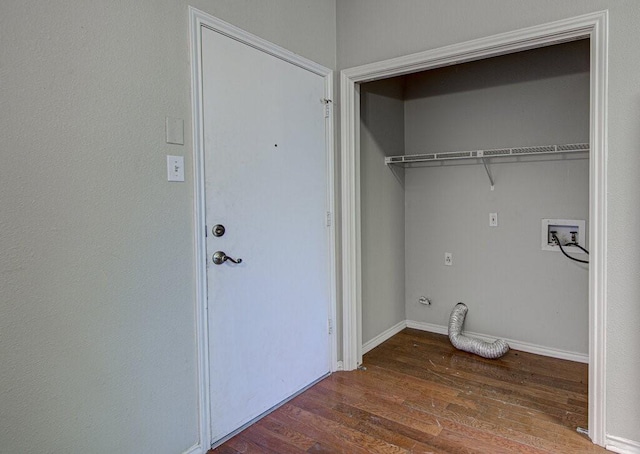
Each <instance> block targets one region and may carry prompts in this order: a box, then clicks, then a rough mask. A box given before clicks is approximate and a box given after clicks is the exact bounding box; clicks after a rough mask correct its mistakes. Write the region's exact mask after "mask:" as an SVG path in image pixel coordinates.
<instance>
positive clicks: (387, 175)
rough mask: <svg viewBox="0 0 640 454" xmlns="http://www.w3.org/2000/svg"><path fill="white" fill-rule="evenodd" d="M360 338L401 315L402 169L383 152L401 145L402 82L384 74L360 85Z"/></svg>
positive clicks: (375, 332)
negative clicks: (387, 161) (390, 165)
mask: <svg viewBox="0 0 640 454" xmlns="http://www.w3.org/2000/svg"><path fill="white" fill-rule="evenodd" d="M360 96H361V97H360V99H361V107H360V109H361V111H360V113H361V126H360V191H361V199H360V203H361V223H362V237H361V242H362V243H361V244H362V342H363V343H365V342H367V341H369V340H371V339H372V338H374V337H375V336H377V335H378V334H380V333H382V332H383V331H385V330H387V329H389V328H391V327H392V326H394V325H395V324H397V323H399V322H401V321H403V320H405V319H406V317H405V309H404V299H405V296H404V295H405V286H404V279H405V277H404V263H405V257H404V256H405V254H404V171H403V170H402V169H394V170H395V172H394V171H390V169H389V168H388V167H387V166H386V165H385V164H384V158H385V156H391V155H397V154H402V150H403V149H404V83H403V80H402V79H388V80H382V81H377V82H371V83H369V84H363V85H362V86H361V90H360Z"/></svg>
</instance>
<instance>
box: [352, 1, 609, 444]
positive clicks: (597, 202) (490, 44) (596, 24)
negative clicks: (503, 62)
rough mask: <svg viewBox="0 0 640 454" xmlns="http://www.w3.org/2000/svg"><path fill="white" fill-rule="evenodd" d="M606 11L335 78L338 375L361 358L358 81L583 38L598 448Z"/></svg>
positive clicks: (592, 394)
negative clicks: (586, 48) (587, 50)
mask: <svg viewBox="0 0 640 454" xmlns="http://www.w3.org/2000/svg"><path fill="white" fill-rule="evenodd" d="M607 30H608V12H607V11H601V12H595V13H590V14H585V15H583V16H578V17H573V18H569V19H564V20H560V21H557V22H552V23H549V24H543V25H539V26H535V27H530V28H525V29H521V30H516V31H512V32H508V33H502V34H499V35H495V36H490V37H487V38H481V39H477V40H473V41H468V42H464V43H460V44H454V45H451V46H445V47H441V48H439V49H434V50H429V51H425V52H420V53H416V54H412V55H407V56H404V57H399V58H394V59H390V60H385V61H382V62H376V63H370V64H367V65H363V66H358V67H355V68H350V69H345V70H343V71H342V72H341V75H340V80H341V94H340V97H341V98H340V99H341V108H342V111H341V125H342V131H341V145H342V147H341V153H342V160H341V162H342V222H343V228H342V256H343V275H342V283H343V317H344V320H343V329H344V332H343V343H344V345H343V359H344V367H345V369H346V370H352V369H355V368H356V367H357V365H358V363H359V362H360V361H361V360H362V358H361V356H360V352H359V348H360V346H361V345H362V341H361V339H359V330H360V324H361V319H360V317H361V311H360V307H361V301H360V298H361V288H360V283H359V280H358V275H359V268H360V267H359V261H360V254H359V241H360V228H359V222H360V213H359V211H358V209H357V208H358V205H359V193H358V189H359V188H358V186H359V183H358V181H359V174H358V169H359V146H358V142H357V141H358V136H359V134H358V129H357V128H358V126H359V123H360V117H359V114H358V107H359V93H358V83H360V82H366V81H372V80H378V79H384V78H388V77H394V76H399V75H403V74H409V73H414V72H418V71H423V70H426V69H432V68H437V67H442V66H446V65H453V64H457V63H464V62H469V61H473V60H479V59H484V58H488V57H493V56H497V55H502V54H508V53H512V52H519V51H523V50H527V49H532V48H537V47H543V46H549V45H552V44H557V43H560V42H565V41H571V40H575V39H581V38H590V40H591V93H590V99H591V101H590V111H591V116H590V118H591V120H590V131H591V132H590V145H591V149H590V155H589V156H590V166H591V169H590V181H589V186H590V197H589V216H590V222H591V228H590V233H589V240H590V241H589V244H590V250H591V251H592V252H591V259H590V261H591V265H590V267H589V339H590V340H589V366H590V367H589V421H590V424H589V436H590V438H591V439H592V440H593V442H594V443H595V444H598V445H600V446H603V445H604V442H605V427H606V424H605V416H606V412H605V408H606V406H605V403H606V393H605V390H606V386H605V380H606V375H605V372H606V356H605V355H606V332H605V326H606V307H607V302H606V296H607V292H606V284H607V275H606V272H607V270H606V261H607V256H606V252H607V251H606V239H607V236H606V221H607V209H606V204H607V198H606V194H607V171H606V163H607V123H606V115H607V71H608V57H607V46H608V31H607Z"/></svg>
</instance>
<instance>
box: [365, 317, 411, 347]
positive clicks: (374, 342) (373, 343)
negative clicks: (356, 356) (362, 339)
mask: <svg viewBox="0 0 640 454" xmlns="http://www.w3.org/2000/svg"><path fill="white" fill-rule="evenodd" d="M406 327H407V321H406V320H403V321H401V322H400V323H397V324H395V325H393V326H392V327H391V328H389V329H388V330H386V331H384V332H383V333H381V334H378V335H377V336H376V337H374V338H373V339H371V340H370V341H368V342H366V343H365V344H363V345H362V354H363V355H364V354H365V353H367V352H368V351H370V350H373V349H374V348H376V347H377V346H378V345H380V344H381V343H383V342H384V341H386V340H387V339H390V338H391V337H393V336H395V335H396V334H398V333H399V332H400V331H402V330H403V329H405V328H406Z"/></svg>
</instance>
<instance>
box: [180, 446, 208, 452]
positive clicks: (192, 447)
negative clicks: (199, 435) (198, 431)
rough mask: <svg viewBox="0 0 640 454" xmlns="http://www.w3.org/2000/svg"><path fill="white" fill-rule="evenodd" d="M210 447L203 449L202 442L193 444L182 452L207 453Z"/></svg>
mask: <svg viewBox="0 0 640 454" xmlns="http://www.w3.org/2000/svg"><path fill="white" fill-rule="evenodd" d="M207 451H208V449H203V448H202V446H201V445H200V443H198V444H195V445H193V446H191V447H190V448H189V449H187V450H186V451H184V452H183V453H182V454H206V452H207Z"/></svg>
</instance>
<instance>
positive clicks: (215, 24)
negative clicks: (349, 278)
mask: <svg viewBox="0 0 640 454" xmlns="http://www.w3.org/2000/svg"><path fill="white" fill-rule="evenodd" d="M202 27H206V28H209V29H211V30H214V31H216V32H218V33H222V34H224V35H226V36H228V37H230V38H232V39H235V40H237V41H239V42H241V43H244V44H247V45H249V46H252V47H254V48H256V49H258V50H260V51H262V52H265V53H267V54H269V55H272V56H274V57H277V58H280V59H282V60H284V61H286V62H288V63H291V64H294V65H296V66H299V67H300V68H303V69H305V70H308V71H310V72H312V73H314V74H317V75H319V76H321V77H323V78H324V84H325V90H324V92H325V98H326V99H331V100H332V99H333V71H331V70H330V69H328V68H325V67H324V66H321V65H319V64H317V63H315V62H313V61H311V60H308V59H306V58H304V57H301V56H299V55H296V54H294V53H293V52H290V51H288V50H286V49H284V48H282V47H279V46H277V45H275V44H273V43H270V42H269V41H266V40H264V39H262V38H259V37H257V36H255V35H252V34H250V33H247V32H246V31H244V30H242V29H240V28H237V27H235V26H233V25H231V24H229V23H227V22H224V21H222V20H220V19H218V18H216V17H214V16H211V15H210V14H207V13H205V12H203V11H200V10H197V9H195V8H193V7H189V44H190V56H191V106H192V119H193V120H192V121H193V175H194V178H193V180H194V243H195V259H196V263H195V267H196V282H195V284H196V307H195V315H196V335H197V361H198V402H199V408H198V418H199V432H198V441H197V443H196V444H195V445H194V446H192V447H191V448H189V450H188V451H187V452H194V453H195V452H202V453H204V452H206V451H207V450H208V449H209V446H210V444H211V419H210V418H211V400H210V395H209V389H210V388H209V385H210V376H209V330H208V316H207V267H206V263H207V251H206V243H205V229H206V225H205V189H204V181H205V180H204V123H203V102H202V66H201V50H202V39H201V36H202V35H201V28H202ZM321 108H323V107H322V104H321V100H318V109H321ZM327 109H328V112H329V116H328V118H327V119H326V128H325V130H326V133H325V134H326V153H327V174H328V180H329V181H328V182H327V188H328V189H327V206H328V207H329V211H330V213H331V215H330V217H331V218H332V219H333V218H335V216H334V215H333V213H335V192H334V181H335V170H334V168H335V166H334V144H333V143H334V140H333V134H334V133H333V115H332V109H331V106H329V107H328V108H327ZM327 232H328V233H327V235H328V244H329V270H328V271H327V272H329V282H330V285H331V288H330V302H329V304H330V307H329V314H330V317H331V319H332V320H333V326H335V320H336V296H337V295H336V264H335V256H336V254H335V252H336V251H335V244H336V241H335V222H331V225H330V226H329V228H327ZM329 341H330V343H331V345H330V346H329V351H330V358H329V361H330V364H329V370H331V371H335V370H337V368H338V361H337V351H338V345H337V336H336V333H335V330H334V332H333V333H332V334H331V335H330V336H329Z"/></svg>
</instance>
